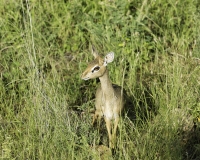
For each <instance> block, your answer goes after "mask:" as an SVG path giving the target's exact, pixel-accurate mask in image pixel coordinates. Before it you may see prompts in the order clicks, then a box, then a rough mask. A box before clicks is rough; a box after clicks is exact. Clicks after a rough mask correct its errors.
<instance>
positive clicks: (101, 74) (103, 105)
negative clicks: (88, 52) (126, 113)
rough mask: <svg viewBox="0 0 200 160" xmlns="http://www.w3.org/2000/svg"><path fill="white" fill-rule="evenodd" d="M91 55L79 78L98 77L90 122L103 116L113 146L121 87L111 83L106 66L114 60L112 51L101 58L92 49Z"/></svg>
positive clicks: (119, 108)
mask: <svg viewBox="0 0 200 160" xmlns="http://www.w3.org/2000/svg"><path fill="white" fill-rule="evenodd" d="M93 56H94V57H95V59H94V60H93V61H92V62H91V63H90V64H89V65H88V66H87V68H86V70H85V71H84V72H83V74H82V76H81V78H82V79H83V80H89V79H94V78H99V79H100V82H101V85H100V86H99V87H98V88H97V91H96V99H95V107H96V111H95V114H94V116H93V122H92V123H93V124H94V122H95V121H96V120H97V119H98V120H100V119H101V118H102V117H104V120H105V122H106V128H107V131H108V138H109V147H110V148H113V147H114V141H115V138H116V130H117V126H118V122H119V117H120V114H121V111H122V109H123V106H124V99H123V94H122V89H121V87H119V86H116V85H112V82H111V80H110V78H109V74H108V70H107V67H106V66H107V64H108V63H111V62H112V61H113V60H114V53H113V52H110V53H108V54H107V55H106V56H105V57H104V59H103V58H101V57H100V56H99V55H98V54H97V53H95V52H94V51H93ZM113 122H114V125H113Z"/></svg>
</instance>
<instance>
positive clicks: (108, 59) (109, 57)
mask: <svg viewBox="0 0 200 160" xmlns="http://www.w3.org/2000/svg"><path fill="white" fill-rule="evenodd" d="M114 54H115V53H114V52H109V53H108V54H107V55H106V56H105V58H104V63H103V65H104V66H107V64H108V63H111V62H112V61H113V60H114Z"/></svg>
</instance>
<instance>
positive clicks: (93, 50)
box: [92, 46, 99, 58]
mask: <svg viewBox="0 0 200 160" xmlns="http://www.w3.org/2000/svg"><path fill="white" fill-rule="evenodd" d="M92 55H93V56H94V58H97V57H98V56H99V55H98V53H97V51H96V50H95V49H94V46H92Z"/></svg>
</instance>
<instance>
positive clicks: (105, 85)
mask: <svg viewBox="0 0 200 160" xmlns="http://www.w3.org/2000/svg"><path fill="white" fill-rule="evenodd" d="M99 79H100V82H101V89H102V91H103V93H104V94H111V93H114V89H113V87H112V82H111V80H110V78H109V74H108V70H107V69H106V71H105V73H104V74H103V76H101V77H99Z"/></svg>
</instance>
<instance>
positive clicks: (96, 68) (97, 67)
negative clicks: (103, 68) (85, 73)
mask: <svg viewBox="0 0 200 160" xmlns="http://www.w3.org/2000/svg"><path fill="white" fill-rule="evenodd" d="M99 69H100V67H99V66H96V67H94V69H93V70H92V73H93V72H96V71H98V70H99Z"/></svg>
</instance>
